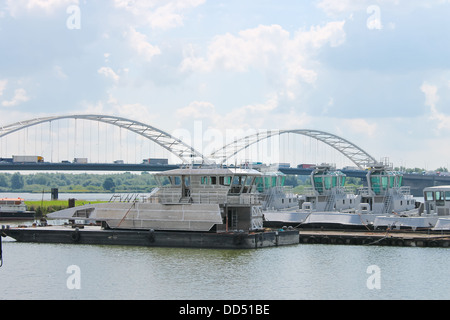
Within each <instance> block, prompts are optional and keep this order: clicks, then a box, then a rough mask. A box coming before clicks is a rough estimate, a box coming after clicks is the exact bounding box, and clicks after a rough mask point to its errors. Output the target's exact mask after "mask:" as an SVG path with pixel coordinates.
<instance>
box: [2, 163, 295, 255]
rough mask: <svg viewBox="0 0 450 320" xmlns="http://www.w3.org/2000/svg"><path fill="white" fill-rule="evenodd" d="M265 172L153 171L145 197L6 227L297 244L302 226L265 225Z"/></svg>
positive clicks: (47, 234) (51, 238)
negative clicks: (259, 185)
mask: <svg viewBox="0 0 450 320" xmlns="http://www.w3.org/2000/svg"><path fill="white" fill-rule="evenodd" d="M261 176H262V174H261V173H260V172H258V171H256V170H252V169H238V168H235V169H226V168H181V169H174V170H168V171H164V172H161V173H157V174H155V177H156V180H157V181H158V184H159V187H158V188H156V189H155V190H153V191H152V193H151V194H150V195H149V197H147V198H146V199H134V200H132V201H126V202H115V201H112V202H106V203H98V204H87V205H83V206H79V207H73V208H68V209H64V210H61V211H57V212H54V213H51V214H48V215H47V218H48V219H50V220H51V219H57V220H61V219H64V220H67V221H68V224H67V225H66V226H51V225H50V226H42V227H35V228H9V229H5V230H6V231H4V233H5V234H6V235H8V236H10V237H12V238H15V239H16V240H17V241H26V242H57V243H61V242H62V243H83V244H120V245H127V244H130V245H145V246H171V247H172V246H175V247H201V248H261V247H270V246H279V245H288V244H298V242H299V234H298V230H294V229H266V228H264V226H263V217H262V203H261V197H260V193H259V192H258V191H257V190H256V179H257V178H258V177H261ZM80 220H81V221H83V224H82V225H80V224H79V222H78V221H80ZM86 224H90V225H88V226H86Z"/></svg>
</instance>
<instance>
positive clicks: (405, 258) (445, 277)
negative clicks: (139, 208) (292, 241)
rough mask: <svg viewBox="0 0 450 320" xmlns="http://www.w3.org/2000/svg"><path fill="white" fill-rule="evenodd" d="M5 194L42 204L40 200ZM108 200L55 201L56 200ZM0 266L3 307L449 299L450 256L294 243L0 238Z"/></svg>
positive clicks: (66, 196)
mask: <svg viewBox="0 0 450 320" xmlns="http://www.w3.org/2000/svg"><path fill="white" fill-rule="evenodd" d="M1 196H21V197H23V198H25V199H26V200H40V199H42V194H40V195H39V194H23V193H21V194H17V195H15V194H1ZM110 197H111V194H86V195H84V194H60V199H69V198H77V199H83V200H97V199H101V200H108V199H109V198H110ZM47 198H48V199H49V198H50V195H49V194H44V200H45V199H47ZM0 224H10V223H9V222H8V223H1V222H0ZM12 225H14V224H12ZM3 260H4V263H3V267H1V268H0V287H1V288H2V290H0V299H183V300H189V299H199V300H202V299H223V300H226V299H243V300H252V299H262V300H272V299H450V287H449V283H450V268H449V265H450V251H449V249H446V248H404V247H376V246H370V247H368V246H337V245H319V244H317V245H300V244H299V245H294V246H287V247H279V248H265V249H258V250H211V249H176V248H146V247H125V246H94V245H62V244H34V243H19V242H15V241H13V240H12V239H10V238H6V239H5V238H3ZM72 265H75V266H77V267H78V268H79V276H80V277H79V280H80V282H79V283H80V285H81V287H80V289H69V288H68V285H67V282H68V279H71V277H73V276H74V275H75V274H72V273H70V272H69V273H67V269H68V267H69V266H72ZM373 265H375V266H377V267H378V268H379V270H380V273H379V280H380V282H379V283H380V285H381V287H380V289H369V288H368V286H367V280H368V278H369V277H371V276H372V274H369V273H367V268H368V267H369V266H373ZM69 282H70V281H69Z"/></svg>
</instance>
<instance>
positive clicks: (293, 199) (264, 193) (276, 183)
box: [256, 169, 298, 210]
mask: <svg viewBox="0 0 450 320" xmlns="http://www.w3.org/2000/svg"><path fill="white" fill-rule="evenodd" d="M261 172H262V176H261V177H257V178H256V190H257V191H258V192H259V193H260V194H261V201H262V209H263V210H286V209H293V208H297V207H298V198H297V196H296V195H295V194H294V192H293V190H292V187H290V186H286V185H285V181H286V175H285V174H284V173H282V172H279V171H272V170H270V169H269V170H261Z"/></svg>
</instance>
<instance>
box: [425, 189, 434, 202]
mask: <svg viewBox="0 0 450 320" xmlns="http://www.w3.org/2000/svg"><path fill="white" fill-rule="evenodd" d="M433 200H434V197H433V191H426V192H425V201H433Z"/></svg>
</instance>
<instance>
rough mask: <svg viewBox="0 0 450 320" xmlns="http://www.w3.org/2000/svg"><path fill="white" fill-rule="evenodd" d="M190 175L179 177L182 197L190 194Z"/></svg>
mask: <svg viewBox="0 0 450 320" xmlns="http://www.w3.org/2000/svg"><path fill="white" fill-rule="evenodd" d="M190 186H191V177H186V176H182V177H181V195H182V197H190V196H191V189H190Z"/></svg>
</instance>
